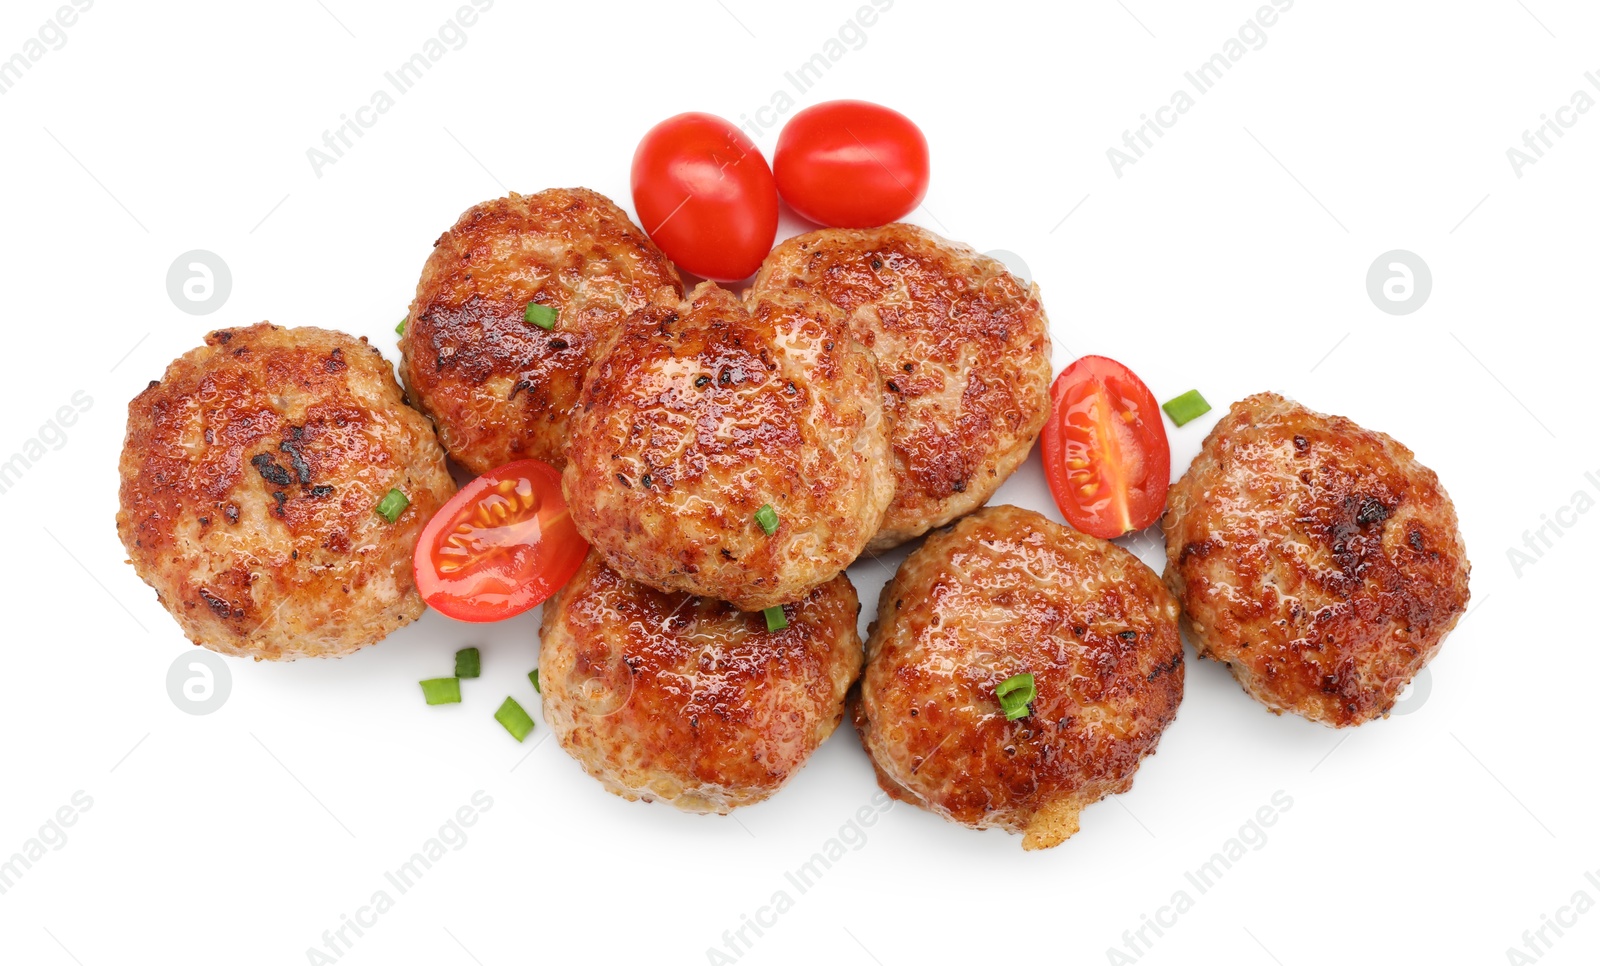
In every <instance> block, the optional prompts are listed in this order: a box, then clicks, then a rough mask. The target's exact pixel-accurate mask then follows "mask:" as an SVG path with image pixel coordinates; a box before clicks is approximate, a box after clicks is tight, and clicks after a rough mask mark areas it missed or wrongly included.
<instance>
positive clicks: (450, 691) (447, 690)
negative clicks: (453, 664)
mask: <svg viewBox="0 0 1600 966" xmlns="http://www.w3.org/2000/svg"><path fill="white" fill-rule="evenodd" d="M418 683H419V684H421V685H422V700H424V701H426V702H428V703H429V704H460V703H461V682H460V681H457V680H456V679H455V678H429V679H428V680H426V681H420V682H418Z"/></svg>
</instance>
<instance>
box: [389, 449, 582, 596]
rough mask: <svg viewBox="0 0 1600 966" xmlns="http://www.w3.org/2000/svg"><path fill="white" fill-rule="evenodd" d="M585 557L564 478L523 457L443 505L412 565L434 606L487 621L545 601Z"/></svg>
mask: <svg viewBox="0 0 1600 966" xmlns="http://www.w3.org/2000/svg"><path fill="white" fill-rule="evenodd" d="M588 552H589V545H588V544H587V543H585V542H584V541H583V538H582V537H580V536H578V530H577V528H576V527H575V526H573V523H572V515H571V514H570V513H568V512H567V503H566V501H565V500H564V499H562V497H561V474H559V473H557V472H556V470H555V468H554V467H552V466H551V465H550V464H548V463H542V462H540V461H539V460H518V461H517V462H515V463H507V464H506V465H504V466H502V467H499V468H497V469H493V470H490V471H489V472H487V473H485V474H483V475H482V476H480V477H478V478H477V479H475V480H473V481H472V482H471V483H468V484H467V485H466V486H464V487H462V488H461V491H460V492H459V493H457V494H456V495H455V496H453V497H451V498H450V502H448V503H446V504H445V505H444V506H442V507H440V508H439V512H438V513H435V514H434V515H433V519H431V520H429V521H428V525H427V526H426V527H424V528H423V530H422V537H421V539H419V540H418V541H417V549H416V553H415V554H414V555H413V556H412V561H411V562H412V567H413V569H414V570H415V571H416V576H417V590H418V591H419V592H421V594H422V598H423V600H426V601H427V602H428V606H429V607H432V608H433V609H434V610H436V611H438V612H439V613H441V614H443V615H445V616H446V617H453V618H455V619H456V620H458V621H473V622H483V621H498V620H504V619H505V618H507V617H514V616H516V615H517V614H520V613H522V612H523V611H525V610H528V609H529V608H531V607H537V606H538V605H540V604H542V603H544V602H545V600H546V599H547V598H548V597H549V596H550V595H551V594H553V593H555V592H556V591H557V590H560V589H561V587H562V585H564V584H565V583H566V582H567V581H568V580H570V579H572V575H573V573H574V572H576V571H577V569H578V564H580V563H582V562H583V558H584V555H585V554H587V553H588Z"/></svg>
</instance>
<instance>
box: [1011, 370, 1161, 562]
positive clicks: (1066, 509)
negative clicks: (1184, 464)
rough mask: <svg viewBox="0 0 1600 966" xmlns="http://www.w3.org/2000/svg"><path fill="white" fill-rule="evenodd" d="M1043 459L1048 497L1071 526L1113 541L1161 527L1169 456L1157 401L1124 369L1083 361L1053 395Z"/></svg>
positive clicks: (1067, 373) (1063, 375)
mask: <svg viewBox="0 0 1600 966" xmlns="http://www.w3.org/2000/svg"><path fill="white" fill-rule="evenodd" d="M1050 406H1051V409H1050V418H1049V419H1048V420H1047V421H1046V422H1045V424H1044V435H1043V437H1042V439H1041V451H1042V455H1043V457H1044V470H1045V477H1046V479H1048V480H1049V481H1050V495H1051V496H1053V497H1055V500H1056V506H1058V507H1060V508H1061V513H1062V515H1064V516H1065V517H1066V518H1067V522H1068V523H1070V524H1072V525H1073V526H1074V527H1077V528H1078V529H1079V530H1081V531H1083V532H1084V533H1087V534H1089V535H1091V536H1096V537H1101V538H1104V539H1107V540H1109V539H1111V538H1112V537H1120V536H1122V535H1123V534H1124V533H1128V532H1129V531H1132V530H1143V529H1144V528H1145V527H1148V526H1149V525H1150V524H1152V523H1154V522H1156V519H1157V518H1158V517H1160V516H1161V511H1162V509H1163V508H1164V507H1165V506H1166V504H1167V483H1168V482H1169V474H1170V472H1171V467H1172V452H1171V450H1170V449H1169V448H1168V447H1167V430H1166V427H1165V426H1163V425H1162V424H1161V409H1160V408H1159V407H1158V406H1157V405H1156V397H1155V396H1153V395H1151V394H1150V390H1149V388H1148V387H1146V386H1145V384H1144V383H1143V382H1141V381H1140V380H1139V377H1138V376H1136V375H1134V374H1133V372H1132V371H1130V370H1129V369H1128V367H1127V366H1125V365H1123V364H1122V363H1120V362H1117V361H1116V360H1114V359H1107V358H1106V357H1105V356H1084V357H1083V358H1081V359H1079V360H1078V361H1077V362H1074V363H1073V364H1072V365H1070V366H1068V367H1067V368H1066V369H1064V370H1062V372H1061V375H1059V376H1057V377H1056V381H1055V384H1054V385H1052V386H1051V387H1050Z"/></svg>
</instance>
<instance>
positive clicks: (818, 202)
mask: <svg viewBox="0 0 1600 966" xmlns="http://www.w3.org/2000/svg"><path fill="white" fill-rule="evenodd" d="M772 170H773V174H774V175H775V177H776V179H777V183H778V193H779V194H780V195H782V196H783V200H784V201H787V202H788V203H789V206H790V207H791V208H793V209H794V210H795V211H797V212H799V213H800V214H801V215H802V216H803V217H805V218H809V219H810V220H812V221H814V222H817V223H818V224H822V225H827V226H829V227H831V228H876V227H878V226H879V225H887V224H888V223H890V222H892V221H898V220H899V219H901V218H904V217H905V216H906V215H907V214H908V213H910V212H911V211H912V210H913V209H914V208H916V207H917V205H919V204H921V203H922V199H923V197H924V196H925V195H926V194H927V193H928V140H927V138H925V137H923V135H922V131H921V130H919V129H918V128H917V126H916V125H915V124H913V123H912V122H911V119H910V118H908V117H906V116H905V115H904V114H901V113H900V112H898V111H892V110H890V109H889V108H887V107H883V106H882V105H879V104H872V103H870V102H867V101H826V102H824V103H821V104H817V105H815V106H812V107H808V108H806V109H805V110H803V111H801V112H800V113H798V114H796V115H795V116H794V117H793V118H791V119H790V120H789V123H788V124H785V125H784V127H783V133H782V134H780V135H778V147H777V150H776V151H774V152H773V155H772Z"/></svg>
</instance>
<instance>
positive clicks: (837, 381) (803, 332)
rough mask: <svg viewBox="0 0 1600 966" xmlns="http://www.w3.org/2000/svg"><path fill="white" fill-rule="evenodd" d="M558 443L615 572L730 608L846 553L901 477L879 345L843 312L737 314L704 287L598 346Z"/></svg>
mask: <svg viewBox="0 0 1600 966" xmlns="http://www.w3.org/2000/svg"><path fill="white" fill-rule="evenodd" d="M569 455H570V460H569V462H568V463H567V467H566V472H565V473H564V475H563V477H562V489H563V491H564V492H565V493H566V497H567V503H568V505H569V506H570V507H571V510H572V518H573V521H574V522H575V523H576V524H577V526H578V531H579V532H580V533H582V534H583V536H584V538H585V539H586V540H588V541H589V543H590V544H591V545H592V546H593V547H594V548H595V549H596V550H598V551H600V552H601V553H602V554H604V555H605V558H606V562H607V563H608V564H609V565H610V566H611V567H613V568H615V569H616V570H617V571H618V572H619V573H622V574H623V575H625V576H627V577H629V578H630V579H633V580H638V581H640V582H642V583H645V584H648V585H650V586H652V587H655V588H656V589H658V590H662V591H667V592H673V591H683V592H686V593H692V594H695V595H697V596H701V597H712V598H716V599H717V600H726V601H730V602H732V603H733V604H734V606H736V607H738V608H740V609H741V610H761V609H763V608H766V607H771V606H773V605H775V604H780V603H785V602H787V601H791V600H798V599H800V598H801V597H803V596H805V594H806V593H807V592H808V591H810V590H811V589H812V588H813V587H816V586H817V585H819V584H822V583H825V582H826V581H828V580H831V579H832V578H833V577H834V575H835V574H837V573H839V572H840V571H841V570H843V569H844V568H845V567H847V566H849V565H850V563H851V562H852V561H854V560H855V559H856V557H857V556H858V555H859V554H860V553H861V551H862V548H864V547H865V546H866V544H867V541H868V540H869V539H871V537H872V535H873V533H875V532H876V531H877V529H878V524H879V521H881V520H882V519H883V511H884V508H885V507H886V506H887V505H888V503H889V499H890V497H891V495H892V487H893V485H894V484H893V480H892V477H891V472H890V468H889V460H888V434H887V430H886V427H885V426H884V420H883V416H882V411H881V409H880V403H879V397H878V391H877V374H876V371H875V370H874V368H873V363H872V356H871V354H870V353H868V352H867V351H866V349H864V348H862V347H861V345H860V344H858V343H857V342H855V340H853V339H852V338H851V337H850V330H849V328H848V327H847V326H846V325H845V321H844V317H843V315H842V314H841V313H839V312H838V311H837V310H835V309H833V308H831V307H830V306H827V305H815V304H812V305H809V306H795V305H790V304H787V303H779V302H771V301H767V302H757V303H753V304H751V305H750V307H749V309H748V310H747V309H746V306H745V304H744V303H741V302H740V301H739V299H738V298H737V297H735V296H734V295H733V294H731V293H730V292H728V291H726V290H725V289H721V288H718V287H717V286H716V284H715V283H712V282H705V283H702V284H701V285H700V286H699V287H697V288H696V289H695V290H694V291H693V292H692V293H691V294H690V296H689V297H688V298H687V299H685V300H684V301H682V302H678V301H677V300H675V299H670V298H669V299H663V300H661V301H658V302H657V303H656V304H654V305H651V306H649V307H648V308H646V309H644V310H642V311H640V312H638V313H635V314H634V315H633V316H632V317H630V318H629V319H628V321H627V322H626V323H625V324H624V326H623V328H622V329H621V330H620V331H619V332H618V333H617V335H616V337H615V338H613V339H612V340H611V341H610V342H609V343H608V344H607V345H606V346H605V347H604V348H602V349H601V351H600V352H599V354H598V357H597V359H596V362H595V366H594V368H593V370H591V372H590V375H589V379H588V381H587V382H586V383H585V384H584V390H583V397H582V401H581V403H580V406H579V409H578V413H577V415H576V417H575V418H574V420H573V435H572V446H571V451H570V454H569ZM768 505H770V506H771V507H772V510H773V512H774V513H775V514H776V519H777V524H776V527H777V528H776V530H775V532H773V533H771V534H768V533H766V532H765V530H764V529H763V527H762V525H761V523H760V519H759V517H758V513H759V512H760V511H761V508H762V507H763V506H768Z"/></svg>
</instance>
